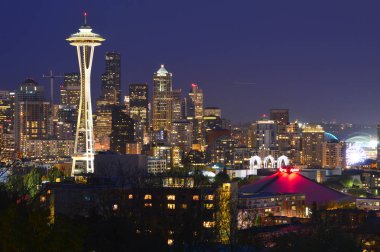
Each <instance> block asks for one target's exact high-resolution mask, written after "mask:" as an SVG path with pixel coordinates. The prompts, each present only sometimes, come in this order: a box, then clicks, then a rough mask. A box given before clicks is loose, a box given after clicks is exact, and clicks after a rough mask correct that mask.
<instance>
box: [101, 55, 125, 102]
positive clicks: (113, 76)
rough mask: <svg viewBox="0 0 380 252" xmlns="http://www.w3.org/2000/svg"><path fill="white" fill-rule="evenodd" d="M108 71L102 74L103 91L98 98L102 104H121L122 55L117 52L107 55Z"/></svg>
mask: <svg viewBox="0 0 380 252" xmlns="http://www.w3.org/2000/svg"><path fill="white" fill-rule="evenodd" d="M105 60H106V71H105V73H103V74H102V91H101V96H100V98H99V100H98V106H101V105H106V106H108V105H120V103H121V57H120V54H119V53H117V52H107V53H106V55H105Z"/></svg>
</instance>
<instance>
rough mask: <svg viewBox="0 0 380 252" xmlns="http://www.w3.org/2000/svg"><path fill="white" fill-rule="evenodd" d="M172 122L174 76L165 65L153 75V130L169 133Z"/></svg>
mask: <svg viewBox="0 0 380 252" xmlns="http://www.w3.org/2000/svg"><path fill="white" fill-rule="evenodd" d="M171 122H172V74H171V73H169V72H168V71H167V70H166V69H165V67H164V65H161V68H160V69H159V70H158V71H157V72H156V73H155V74H154V75H153V130H154V131H159V130H164V131H169V130H170V128H171Z"/></svg>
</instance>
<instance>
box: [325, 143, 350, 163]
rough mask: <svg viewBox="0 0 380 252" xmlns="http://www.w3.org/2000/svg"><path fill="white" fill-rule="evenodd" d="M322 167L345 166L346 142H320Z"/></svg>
mask: <svg viewBox="0 0 380 252" xmlns="http://www.w3.org/2000/svg"><path fill="white" fill-rule="evenodd" d="M322 167H327V168H343V169H344V168H346V144H345V143H344V142H339V141H329V142H324V143H323V144H322Z"/></svg>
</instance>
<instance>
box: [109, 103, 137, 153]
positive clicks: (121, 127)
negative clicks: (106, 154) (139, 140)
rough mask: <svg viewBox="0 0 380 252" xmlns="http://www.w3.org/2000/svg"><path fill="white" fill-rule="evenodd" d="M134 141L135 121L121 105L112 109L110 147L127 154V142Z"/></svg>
mask: <svg viewBox="0 0 380 252" xmlns="http://www.w3.org/2000/svg"><path fill="white" fill-rule="evenodd" d="M133 142H134V121H133V119H132V118H130V117H129V115H128V114H127V113H126V112H125V111H124V110H123V107H121V106H114V107H113V109H112V133H111V136H110V149H111V150H112V151H116V152H119V153H122V154H126V147H127V143H133Z"/></svg>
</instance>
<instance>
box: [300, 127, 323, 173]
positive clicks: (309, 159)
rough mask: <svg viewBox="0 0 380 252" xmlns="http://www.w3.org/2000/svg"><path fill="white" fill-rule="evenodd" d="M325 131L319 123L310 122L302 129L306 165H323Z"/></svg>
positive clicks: (303, 157)
mask: <svg viewBox="0 0 380 252" xmlns="http://www.w3.org/2000/svg"><path fill="white" fill-rule="evenodd" d="M324 133H325V131H324V130H323V128H322V126H321V125H317V124H308V125H306V126H305V128H304V129H303V130H302V160H303V162H302V163H303V164H304V165H308V166H322V144H323V142H324V140H325V135H324Z"/></svg>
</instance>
